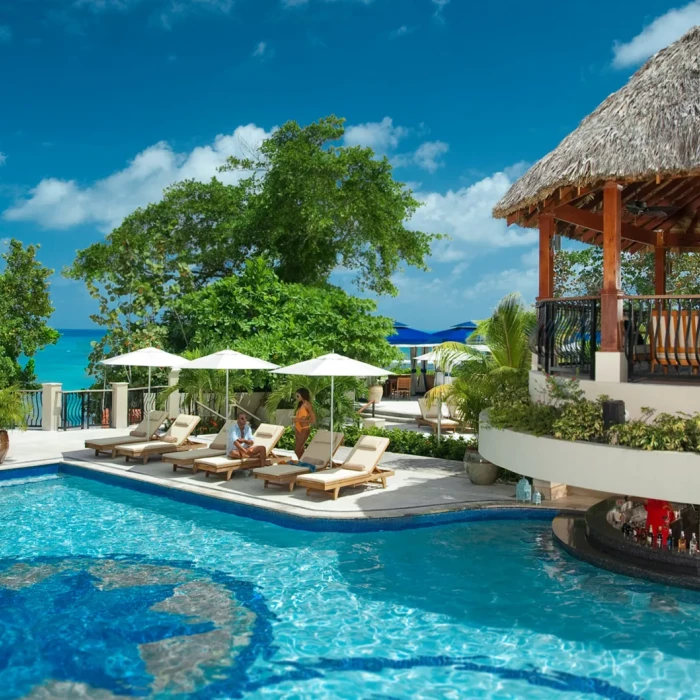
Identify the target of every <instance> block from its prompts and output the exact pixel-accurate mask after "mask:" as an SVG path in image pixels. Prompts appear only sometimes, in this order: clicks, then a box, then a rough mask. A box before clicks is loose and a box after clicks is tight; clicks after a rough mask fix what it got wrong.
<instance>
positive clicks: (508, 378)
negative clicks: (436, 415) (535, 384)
mask: <svg viewBox="0 0 700 700" xmlns="http://www.w3.org/2000/svg"><path fill="white" fill-rule="evenodd" d="M534 327H535V314H534V313H533V312H532V311H530V310H529V309H527V308H526V307H525V305H524V304H523V302H522V300H521V299H520V297H519V296H518V295H517V294H509V295H508V296H507V297H505V298H503V299H502V300H501V301H500V302H499V304H498V306H497V307H496V309H495V311H494V312H493V314H492V315H491V317H490V318H488V319H486V320H485V321H480V322H479V323H478V324H477V328H476V331H475V333H474V336H475V337H479V339H480V342H483V343H484V344H486V345H487V346H488V348H489V349H490V351H491V352H490V353H481V352H479V351H477V350H475V349H474V348H473V347H471V346H470V345H469V344H464V343H443V344H442V345H440V346H439V347H438V348H437V350H436V352H437V353H438V358H437V359H436V365H437V366H439V367H455V370H454V372H453V374H454V381H453V383H452V384H442V385H440V386H437V387H435V388H434V389H431V390H430V391H429V392H428V401H429V402H430V403H433V402H435V401H437V400H438V399H440V400H441V401H449V402H450V403H452V404H453V405H454V406H455V408H456V409H457V412H458V413H459V414H460V415H461V416H462V417H463V419H464V422H465V423H466V425H467V426H468V427H469V428H471V429H472V430H476V429H477V428H478V425H479V414H480V413H481V411H483V410H484V409H486V408H488V407H489V406H490V405H491V401H492V400H493V398H494V396H495V395H496V394H497V393H499V392H501V391H503V390H504V389H506V390H511V391H519V390H522V389H523V387H527V381H528V369H529V367H530V349H529V345H528V343H529V339H530V335H531V333H532V331H533V329H534Z"/></svg>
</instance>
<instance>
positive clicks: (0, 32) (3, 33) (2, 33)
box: [0, 24, 12, 44]
mask: <svg viewBox="0 0 700 700" xmlns="http://www.w3.org/2000/svg"><path fill="white" fill-rule="evenodd" d="M11 40H12V29H10V27H9V26H8V25H6V24H0V44H5V43H7V42H8V41H11Z"/></svg>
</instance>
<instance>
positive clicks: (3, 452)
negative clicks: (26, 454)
mask: <svg viewBox="0 0 700 700" xmlns="http://www.w3.org/2000/svg"><path fill="white" fill-rule="evenodd" d="M9 451H10V436H9V435H8V434H7V430H0V464H2V463H3V462H4V461H5V457H7V453H8V452H9Z"/></svg>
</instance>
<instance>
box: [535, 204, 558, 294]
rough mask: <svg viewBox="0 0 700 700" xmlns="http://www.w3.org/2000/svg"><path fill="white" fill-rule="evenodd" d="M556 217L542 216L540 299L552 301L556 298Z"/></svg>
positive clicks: (550, 215)
mask: <svg viewBox="0 0 700 700" xmlns="http://www.w3.org/2000/svg"><path fill="white" fill-rule="evenodd" d="M553 236H554V216H553V215H552V214H541V215H540V290H539V291H540V293H539V296H538V297H537V298H538V299H551V298H552V297H553V296H554V251H553V250H552V237H553Z"/></svg>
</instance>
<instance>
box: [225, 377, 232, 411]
mask: <svg viewBox="0 0 700 700" xmlns="http://www.w3.org/2000/svg"><path fill="white" fill-rule="evenodd" d="M230 411H231V408H230V403H229V400H228V369H227V370H226V420H227V421H228V417H229V414H230Z"/></svg>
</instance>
